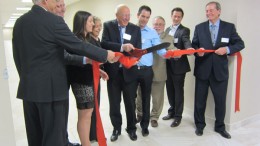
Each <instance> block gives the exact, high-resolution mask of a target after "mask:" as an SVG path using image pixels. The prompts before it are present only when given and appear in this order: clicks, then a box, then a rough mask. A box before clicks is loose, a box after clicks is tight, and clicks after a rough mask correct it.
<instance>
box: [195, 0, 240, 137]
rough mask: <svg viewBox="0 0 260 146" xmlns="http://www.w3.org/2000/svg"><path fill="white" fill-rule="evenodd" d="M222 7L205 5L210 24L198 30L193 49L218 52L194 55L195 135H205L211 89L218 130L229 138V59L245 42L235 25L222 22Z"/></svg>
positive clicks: (199, 26)
mask: <svg viewBox="0 0 260 146" xmlns="http://www.w3.org/2000/svg"><path fill="white" fill-rule="evenodd" d="M220 13H221V6H220V4H219V3H218V2H209V3H208V4H207V5H206V16H207V18H208V21H206V22H203V23H200V24H198V25H197V26H196V27H195V32H194V37H193V40H192V46H193V47H194V48H195V49H198V48H202V49H206V50H212V49H213V50H215V52H214V53H205V54H204V53H198V54H196V55H195V57H196V58H195V68H194V75H195V77H196V83H195V105H194V119H195V125H196V131H195V133H196V135H198V136H201V135H203V129H204V127H205V126H206V123H205V115H204V114H205V109H206V101H207V96H208V88H209V87H210V88H211V91H212V93H213V96H214V101H215V117H216V121H215V131H216V132H218V133H219V134H220V135H221V136H223V137H225V138H228V139H230V138H231V136H230V134H229V133H228V132H227V131H226V129H225V123H224V119H225V113H226V94H227V85H228V76H229V74H228V57H227V55H231V54H234V53H236V52H238V51H241V50H242V49H243V48H244V42H243V40H242V39H241V38H240V36H239V35H238V34H237V32H236V28H235V26H234V24H232V23H228V22H225V21H222V20H220V18H219V16H220Z"/></svg>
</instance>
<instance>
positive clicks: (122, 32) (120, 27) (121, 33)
mask: <svg viewBox="0 0 260 146" xmlns="http://www.w3.org/2000/svg"><path fill="white" fill-rule="evenodd" d="M119 32H120V38H121V44H123V43H124V38H123V36H124V33H125V27H123V26H119Z"/></svg>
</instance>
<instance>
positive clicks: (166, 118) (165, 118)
mask: <svg viewBox="0 0 260 146" xmlns="http://www.w3.org/2000/svg"><path fill="white" fill-rule="evenodd" d="M172 118H173V116H172V115H170V114H168V115H166V116H164V117H163V118H162V119H163V120H170V119H172Z"/></svg>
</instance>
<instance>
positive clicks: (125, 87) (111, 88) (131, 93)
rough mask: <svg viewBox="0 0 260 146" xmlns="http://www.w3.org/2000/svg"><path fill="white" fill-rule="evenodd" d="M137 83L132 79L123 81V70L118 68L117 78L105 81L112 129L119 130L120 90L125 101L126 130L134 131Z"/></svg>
mask: <svg viewBox="0 0 260 146" xmlns="http://www.w3.org/2000/svg"><path fill="white" fill-rule="evenodd" d="M136 90H137V85H136V83H135V82H134V81H132V82H125V81H124V77H123V70H122V69H120V70H119V73H118V75H117V78H114V79H109V80H108V82H107V91H108V98H109V105H110V106H109V115H110V119H111V123H112V125H113V127H114V130H118V131H121V126H122V115H121V112H120V103H121V92H123V99H124V103H125V111H126V118H127V127H126V129H127V132H132V131H133V132H135V131H136V126H135V124H136V114H135V97H136Z"/></svg>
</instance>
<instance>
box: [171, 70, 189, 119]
mask: <svg viewBox="0 0 260 146" xmlns="http://www.w3.org/2000/svg"><path fill="white" fill-rule="evenodd" d="M185 76H186V73H184V74H173V73H172V71H171V69H168V68H167V80H166V91H167V96H168V101H169V104H170V108H169V109H168V114H169V115H171V116H172V117H174V118H175V119H178V120H181V119H182V113H183V106H184V82H185Z"/></svg>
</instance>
